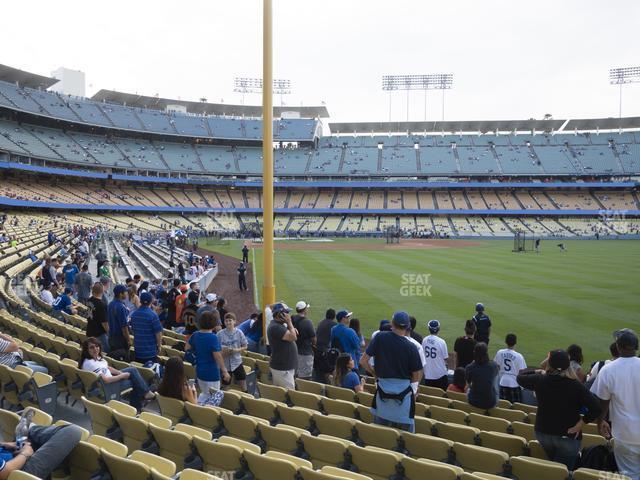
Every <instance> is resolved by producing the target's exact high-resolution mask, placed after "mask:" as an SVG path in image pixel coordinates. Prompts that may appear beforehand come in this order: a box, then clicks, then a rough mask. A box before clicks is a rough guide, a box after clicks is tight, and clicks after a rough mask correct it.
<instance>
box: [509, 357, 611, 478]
mask: <svg viewBox="0 0 640 480" xmlns="http://www.w3.org/2000/svg"><path fill="white" fill-rule="evenodd" d="M570 364H571V360H570V359H569V354H568V353H567V352H566V351H565V350H553V351H551V352H549V356H548V357H547V361H546V370H525V371H523V372H521V373H520V374H519V375H518V377H517V381H518V384H519V385H520V386H521V387H522V388H526V389H528V390H533V391H534V392H535V393H536V398H537V399H538V413H537V415H536V424H535V435H536V439H537V440H538V442H540V445H541V446H542V448H543V449H544V451H545V453H546V454H547V457H548V459H549V460H551V461H554V462H558V463H563V464H564V465H566V466H567V468H568V469H569V470H573V467H574V466H575V463H576V459H577V458H578V453H579V452H580V443H581V441H582V426H583V425H584V424H585V423H590V422H593V421H594V420H596V419H597V418H598V417H599V415H600V411H601V408H600V404H599V402H598V399H597V398H596V397H595V396H594V395H592V394H591V393H590V392H589V391H588V390H587V389H586V387H585V386H584V385H583V384H582V383H580V382H579V381H578V380H576V379H575V378H574V376H573V375H572V372H571V370H570V368H569V367H570ZM585 410H586V413H585V414H584V418H582V417H581V416H580V413H581V411H585Z"/></svg>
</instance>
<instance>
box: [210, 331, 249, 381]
mask: <svg viewBox="0 0 640 480" xmlns="http://www.w3.org/2000/svg"><path fill="white" fill-rule="evenodd" d="M217 335H218V340H220V347H221V348H222V349H224V348H225V347H226V348H240V347H246V346H247V339H246V338H245V336H244V333H242V332H241V331H240V330H238V329H237V328H234V329H233V332H230V331H229V330H227V329H226V328H223V329H222V330H220V331H219V332H218V333H217ZM222 358H223V359H224V365H225V367H227V370H228V371H229V372H233V371H234V370H235V369H236V368H238V367H239V366H240V365H242V358H241V355H240V354H239V353H232V354H231V355H229V356H226V357H225V356H223V357H222Z"/></svg>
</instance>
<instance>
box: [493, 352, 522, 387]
mask: <svg viewBox="0 0 640 480" xmlns="http://www.w3.org/2000/svg"><path fill="white" fill-rule="evenodd" d="M493 361H494V362H496V363H497V364H498V366H499V367H500V386H501V387H509V388H516V387H517V386H518V381H517V380H516V377H517V376H518V372H520V370H523V369H525V368H527V363H526V362H525V361H524V357H523V356H522V354H521V353H518V352H516V351H515V350H509V349H508V348H503V349H502V350H498V353H496V356H495V358H494V359H493Z"/></svg>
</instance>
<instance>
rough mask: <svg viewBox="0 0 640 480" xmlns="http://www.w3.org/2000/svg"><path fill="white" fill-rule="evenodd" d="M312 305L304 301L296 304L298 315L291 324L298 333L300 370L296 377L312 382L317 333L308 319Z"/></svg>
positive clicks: (298, 369)
mask: <svg viewBox="0 0 640 480" xmlns="http://www.w3.org/2000/svg"><path fill="white" fill-rule="evenodd" d="M309 307H310V305H309V304H308V303H306V302H304V301H302V300H301V301H299V302H298V303H296V314H295V315H294V316H293V317H291V323H292V324H293V327H294V328H295V329H296V330H297V332H298V338H297V339H296V346H297V347H298V368H297V370H296V376H297V377H298V378H302V379H304V380H310V379H311V376H312V374H313V349H314V348H315V345H316V331H315V329H314V328H313V322H312V321H311V319H309V318H308V317H307V314H308V313H309Z"/></svg>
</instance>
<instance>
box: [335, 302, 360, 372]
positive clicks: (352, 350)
mask: <svg viewBox="0 0 640 480" xmlns="http://www.w3.org/2000/svg"><path fill="white" fill-rule="evenodd" d="M352 315H353V312H349V311H347V310H340V311H339V312H338V313H337V314H336V320H337V321H338V323H337V324H336V326H335V327H333V328H332V329H331V336H330V338H329V345H330V346H331V348H337V349H338V350H340V352H341V353H348V354H349V355H351V358H353V362H354V363H355V364H356V365H359V364H360V356H361V355H362V353H361V351H360V338H359V337H358V334H357V333H356V332H355V331H354V330H353V329H351V328H349V320H351V316H352Z"/></svg>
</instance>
